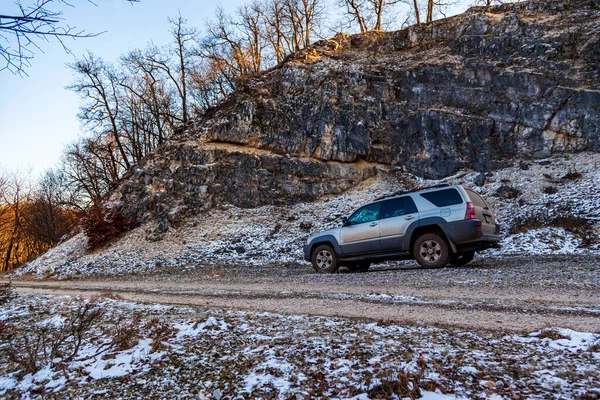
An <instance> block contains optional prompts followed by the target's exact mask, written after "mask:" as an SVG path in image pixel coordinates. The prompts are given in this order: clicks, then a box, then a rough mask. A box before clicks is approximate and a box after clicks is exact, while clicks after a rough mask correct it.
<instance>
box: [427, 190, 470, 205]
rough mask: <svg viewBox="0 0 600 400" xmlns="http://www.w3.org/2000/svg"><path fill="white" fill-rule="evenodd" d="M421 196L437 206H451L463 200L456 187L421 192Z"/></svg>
mask: <svg viewBox="0 0 600 400" xmlns="http://www.w3.org/2000/svg"><path fill="white" fill-rule="evenodd" d="M420 196H421V197H423V198H424V199H425V200H427V201H429V202H430V203H432V204H433V205H434V206H436V207H449V206H453V205H456V204H461V203H462V202H463V199H462V197H460V194H458V191H457V190H456V189H444V190H438V191H436V192H427V193H421V194H420Z"/></svg>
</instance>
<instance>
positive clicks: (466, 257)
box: [450, 251, 475, 267]
mask: <svg viewBox="0 0 600 400" xmlns="http://www.w3.org/2000/svg"><path fill="white" fill-rule="evenodd" d="M473 258H475V252H474V251H466V252H464V253H456V254H453V255H452V257H450V264H451V265H454V266H455V267H462V266H463V265H467V264H468V263H470V262H471V261H473Z"/></svg>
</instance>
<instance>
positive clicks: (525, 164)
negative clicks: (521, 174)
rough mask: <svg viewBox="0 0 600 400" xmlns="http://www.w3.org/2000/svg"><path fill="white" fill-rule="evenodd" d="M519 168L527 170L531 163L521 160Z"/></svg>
mask: <svg viewBox="0 0 600 400" xmlns="http://www.w3.org/2000/svg"><path fill="white" fill-rule="evenodd" d="M519 168H521V169H522V170H523V171H527V170H528V169H529V164H527V163H526V162H525V161H519Z"/></svg>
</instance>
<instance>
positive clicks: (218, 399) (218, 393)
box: [213, 389, 223, 400]
mask: <svg viewBox="0 0 600 400" xmlns="http://www.w3.org/2000/svg"><path fill="white" fill-rule="evenodd" d="M213 397H214V398H215V400H221V397H223V394H222V393H221V391H220V390H219V389H216V390H215V391H214V392H213Z"/></svg>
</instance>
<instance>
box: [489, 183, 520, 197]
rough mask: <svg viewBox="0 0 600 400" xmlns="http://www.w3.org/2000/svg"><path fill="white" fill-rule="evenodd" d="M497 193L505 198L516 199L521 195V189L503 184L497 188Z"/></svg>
mask: <svg viewBox="0 0 600 400" xmlns="http://www.w3.org/2000/svg"><path fill="white" fill-rule="evenodd" d="M495 195H496V196H498V197H502V198H505V199H516V198H517V197H519V196H520V195H521V191H520V190H519V189H517V188H515V187H512V186H509V185H502V186H500V187H499V188H498V190H496V193H495Z"/></svg>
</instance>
